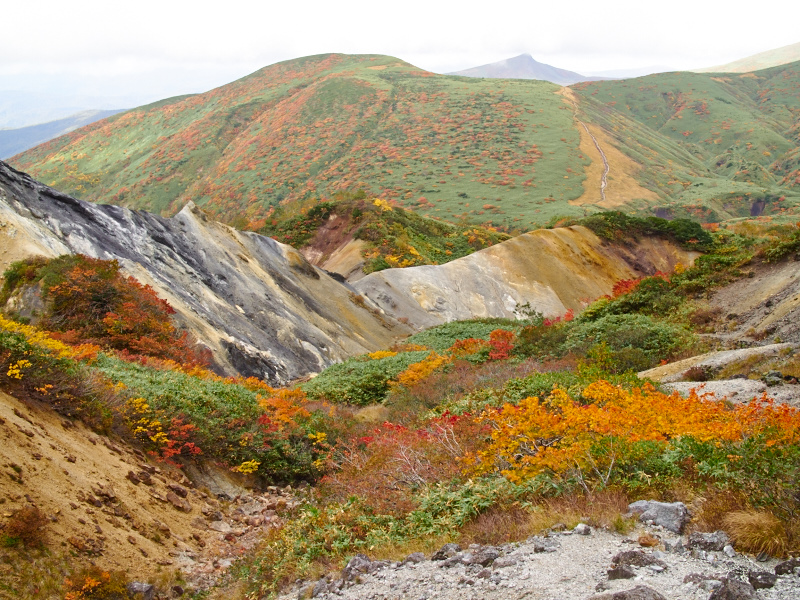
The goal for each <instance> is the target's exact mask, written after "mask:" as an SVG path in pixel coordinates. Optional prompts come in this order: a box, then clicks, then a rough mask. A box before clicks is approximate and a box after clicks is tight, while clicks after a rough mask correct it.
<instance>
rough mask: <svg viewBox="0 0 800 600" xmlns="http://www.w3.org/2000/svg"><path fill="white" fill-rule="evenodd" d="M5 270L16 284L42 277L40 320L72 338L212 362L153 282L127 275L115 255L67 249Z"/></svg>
mask: <svg viewBox="0 0 800 600" xmlns="http://www.w3.org/2000/svg"><path fill="white" fill-rule="evenodd" d="M20 265H24V266H25V268H24V269H22V267H21V266H20ZM21 270H22V272H23V274H24V276H23V275H20V271H21ZM34 271H35V272H34ZM6 274H7V275H9V276H10V278H11V281H12V282H13V285H14V286H17V285H19V284H21V283H23V282H30V283H32V282H36V281H39V282H41V288H42V296H43V298H44V300H45V303H46V311H45V314H44V315H43V318H42V322H41V325H42V326H43V327H44V328H46V329H49V330H51V331H53V332H54V335H56V336H57V337H58V338H59V339H61V340H63V341H64V342H66V343H68V344H71V345H79V344H84V343H90V344H97V345H100V346H102V347H104V348H107V349H113V350H119V351H123V352H127V353H129V354H132V355H145V356H155V357H161V358H169V359H173V360H176V361H178V362H185V363H189V364H207V363H208V360H209V355H208V353H207V351H201V350H198V349H196V348H195V346H194V344H193V343H192V341H191V339H190V338H189V336H188V334H187V333H186V332H179V331H178V330H176V328H175V326H174V325H173V324H172V321H171V318H170V316H171V315H172V314H174V313H175V311H174V310H173V309H172V307H171V306H170V305H169V303H167V301H166V300H163V299H161V298H159V297H158V296H157V295H156V293H155V291H154V290H153V288H151V287H150V286H149V285H142V284H140V283H139V282H138V281H136V280H135V279H134V278H133V277H125V276H123V275H122V274H121V272H120V265H119V263H118V262H117V261H115V260H112V261H107V260H100V259H93V258H89V257H87V256H83V255H80V254H76V255H63V256H60V257H58V258H54V259H52V260H49V261H44V262H43V261H27V262H23V263H15V264H14V265H12V266H11V267H10V269H9V270H8V271H7V273H6ZM6 281H7V282H8V280H6Z"/></svg>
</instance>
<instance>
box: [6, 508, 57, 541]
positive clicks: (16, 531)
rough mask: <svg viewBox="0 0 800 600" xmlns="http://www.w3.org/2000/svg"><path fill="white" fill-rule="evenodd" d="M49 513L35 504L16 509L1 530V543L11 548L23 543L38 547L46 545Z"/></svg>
mask: <svg viewBox="0 0 800 600" xmlns="http://www.w3.org/2000/svg"><path fill="white" fill-rule="evenodd" d="M48 522H49V520H48V518H47V515H46V514H45V513H44V512H42V511H41V510H39V509H38V508H37V507H35V506H25V507H23V508H20V509H19V510H16V511H14V512H13V513H12V514H11V517H10V518H9V519H8V521H6V524H5V527H3V529H2V530H1V531H0V545H2V546H5V547H6V548H11V547H14V546H18V545H20V544H21V545H23V546H25V547H27V548H38V547H40V546H43V545H44V542H45V539H46V535H47V524H48Z"/></svg>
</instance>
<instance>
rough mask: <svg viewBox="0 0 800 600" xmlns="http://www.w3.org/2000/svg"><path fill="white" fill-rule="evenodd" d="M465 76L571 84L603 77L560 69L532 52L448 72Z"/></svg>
mask: <svg viewBox="0 0 800 600" xmlns="http://www.w3.org/2000/svg"><path fill="white" fill-rule="evenodd" d="M447 74H448V75H461V76H463V77H484V78H488V79H541V80H543V81H549V82H551V83H556V84H558V85H571V84H573V83H579V82H582V81H597V80H598V79H603V78H602V77H586V76H585V75H581V74H580V73H576V72H574V71H568V70H567V69H559V68H558V67H554V66H552V65H548V64H545V63H542V62H539V61H537V60H536V59H534V58H533V57H532V56H531V55H530V54H520V55H519V56H514V57H512V58H507V59H505V60H500V61H497V62H493V63H489V64H487V65H481V66H479V67H472V68H470V69H464V70H463V71H456V72H454V73H447Z"/></svg>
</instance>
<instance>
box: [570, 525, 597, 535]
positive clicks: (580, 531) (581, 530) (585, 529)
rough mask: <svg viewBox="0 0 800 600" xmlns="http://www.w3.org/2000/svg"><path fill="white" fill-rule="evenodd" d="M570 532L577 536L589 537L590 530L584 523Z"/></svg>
mask: <svg viewBox="0 0 800 600" xmlns="http://www.w3.org/2000/svg"><path fill="white" fill-rule="evenodd" d="M572 532H573V533H577V534H578V535H590V534H591V533H592V528H591V527H589V526H588V525H587V524H586V523H579V524H578V525H576V526H575V529H573V530H572Z"/></svg>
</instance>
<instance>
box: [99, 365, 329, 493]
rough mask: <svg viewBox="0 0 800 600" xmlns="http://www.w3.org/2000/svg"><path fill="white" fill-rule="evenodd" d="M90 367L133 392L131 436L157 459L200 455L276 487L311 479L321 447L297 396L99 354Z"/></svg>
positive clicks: (129, 408) (316, 471)
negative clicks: (281, 484)
mask: <svg viewBox="0 0 800 600" xmlns="http://www.w3.org/2000/svg"><path fill="white" fill-rule="evenodd" d="M95 367H96V368H97V369H98V370H99V371H100V372H101V373H102V374H103V375H104V376H105V377H107V378H108V379H109V380H110V381H112V382H114V383H115V384H122V386H124V388H125V389H127V390H130V392H129V393H130V394H131V396H130V398H129V399H128V401H127V403H126V405H125V407H124V409H123V415H124V418H125V420H126V422H127V423H128V425H129V427H130V428H131V430H132V431H133V432H134V435H136V436H137V437H138V438H139V439H140V440H141V441H142V442H143V443H144V444H145V446H147V447H149V448H150V449H151V450H152V451H153V452H155V453H156V454H157V455H159V456H161V457H162V458H169V459H172V460H175V461H177V459H178V458H179V457H180V456H181V455H183V456H191V455H194V454H197V453H199V452H202V453H203V455H204V456H206V457H209V458H213V459H217V460H221V461H223V462H225V463H227V464H228V465H230V466H231V467H234V468H239V467H241V466H242V465H245V466H244V467H242V468H244V469H246V470H249V469H253V468H254V471H250V472H256V473H257V474H258V475H260V476H262V477H265V478H267V479H269V480H272V481H275V482H289V481H296V480H299V479H305V480H313V479H315V478H316V477H317V476H318V475H319V469H318V467H317V466H316V462H315V461H317V460H318V459H319V458H320V449H319V447H318V446H316V445H315V444H314V441H313V439H312V438H309V435H310V434H313V433H315V432H316V429H315V426H314V417H313V416H312V415H311V414H310V413H309V412H308V411H307V410H306V409H305V408H304V407H303V404H304V402H305V398H304V396H303V394H302V393H301V392H292V391H289V390H280V389H273V388H270V387H269V386H267V385H265V384H263V383H261V382H259V384H260V385H257V386H248V385H246V382H236V381H230V380H224V379H222V378H221V377H217V376H215V375H213V374H211V373H208V372H205V373H202V374H201V375H197V374H190V373H183V372H181V371H178V370H174V369H168V370H162V369H157V368H154V367H149V366H145V365H142V364H137V363H130V362H125V361H123V360H120V359H118V358H115V357H111V356H107V355H102V354H101V355H100V356H99V357H98V359H97V362H96V364H95Z"/></svg>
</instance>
